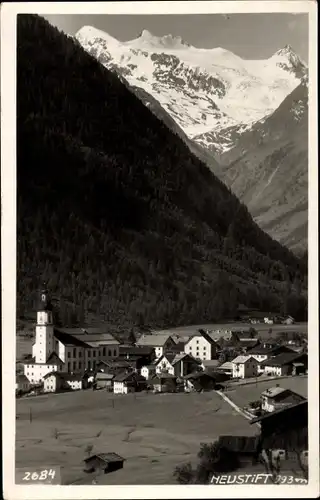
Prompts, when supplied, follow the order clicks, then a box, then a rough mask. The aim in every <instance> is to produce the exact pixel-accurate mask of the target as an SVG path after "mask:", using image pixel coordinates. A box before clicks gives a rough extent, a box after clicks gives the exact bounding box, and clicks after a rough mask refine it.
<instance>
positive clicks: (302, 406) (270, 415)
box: [250, 400, 308, 425]
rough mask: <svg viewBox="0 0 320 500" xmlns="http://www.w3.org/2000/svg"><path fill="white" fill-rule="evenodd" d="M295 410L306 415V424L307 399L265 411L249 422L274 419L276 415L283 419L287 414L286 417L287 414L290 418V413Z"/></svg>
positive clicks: (293, 412)
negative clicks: (278, 408)
mask: <svg viewBox="0 0 320 500" xmlns="http://www.w3.org/2000/svg"><path fill="white" fill-rule="evenodd" d="M297 412H299V413H304V415H305V417H306V425H308V400H305V401H301V402H300V403H297V404H295V405H291V406H289V407H286V408H281V409H280V410H275V411H271V412H269V413H266V414H264V415H262V416H261V417H257V418H254V419H252V420H250V424H255V423H257V422H261V421H264V420H272V419H276V418H278V417H283V418H284V419H286V418H287V417H286V416H287V415H288V418H289V416H290V418H291V415H294V414H295V413H297Z"/></svg>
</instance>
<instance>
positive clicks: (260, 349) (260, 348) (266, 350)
mask: <svg viewBox="0 0 320 500" xmlns="http://www.w3.org/2000/svg"><path fill="white" fill-rule="evenodd" d="M277 350H280V351H281V350H282V351H283V352H293V351H292V350H291V349H289V347H286V346H280V345H277V344H274V345H273V346H272V347H267V346H266V347H264V345H257V346H255V347H253V348H252V349H250V354H266V355H268V354H272V353H273V352H275V351H277Z"/></svg>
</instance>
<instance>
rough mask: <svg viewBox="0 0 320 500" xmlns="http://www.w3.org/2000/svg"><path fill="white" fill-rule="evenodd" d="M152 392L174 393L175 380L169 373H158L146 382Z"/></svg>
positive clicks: (175, 388) (175, 387)
mask: <svg viewBox="0 0 320 500" xmlns="http://www.w3.org/2000/svg"><path fill="white" fill-rule="evenodd" d="M148 384H149V385H150V386H151V387H153V391H154V392H176V390H177V379H176V377H175V376H174V375H171V374H170V373H159V374H158V375H155V376H154V377H152V378H151V379H149V380H148Z"/></svg>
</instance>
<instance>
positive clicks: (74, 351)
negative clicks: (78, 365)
mask: <svg viewBox="0 0 320 500" xmlns="http://www.w3.org/2000/svg"><path fill="white" fill-rule="evenodd" d="M73 357H74V358H76V357H77V349H76V348H74V349H73Z"/></svg>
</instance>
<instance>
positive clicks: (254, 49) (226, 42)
mask: <svg viewBox="0 0 320 500" xmlns="http://www.w3.org/2000/svg"><path fill="white" fill-rule="evenodd" d="M44 17H45V18H46V19H47V20H48V21H49V22H50V23H51V24H53V25H54V26H56V27H57V28H59V29H60V30H61V31H64V32H65V33H67V34H70V35H74V34H75V33H76V32H77V31H78V30H79V29H80V28H81V27H82V26H88V25H89V26H94V27H95V28H98V29H100V30H103V31H105V32H107V33H108V34H109V35H111V36H113V37H114V38H117V39H118V40H121V41H127V40H132V39H134V38H137V37H138V36H139V34H140V33H141V31H142V30H144V29H146V30H148V31H150V32H151V33H152V34H153V35H155V36H163V35H167V34H171V35H174V36H181V37H182V38H183V39H184V40H185V41H186V42H188V43H189V44H191V45H194V46H195V47H201V48H215V47H222V48H224V49H227V50H230V51H231V52H233V53H235V54H237V55H238V56H240V57H242V58H244V59H266V58H268V57H271V56H272V55H273V54H274V53H275V52H276V51H277V50H278V49H281V48H283V47H284V46H285V45H291V47H292V48H293V50H294V51H295V52H296V53H297V54H298V55H299V56H300V57H301V58H302V59H303V60H304V61H305V62H307V61H308V15H307V14H288V13H263V14H260V13H259V14H228V15H225V14H207V15H194V14H189V15H187V14H185V15H111V14H108V15H101V14H99V15H87V14H84V15H73V14H69V15H45V16H44Z"/></svg>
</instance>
